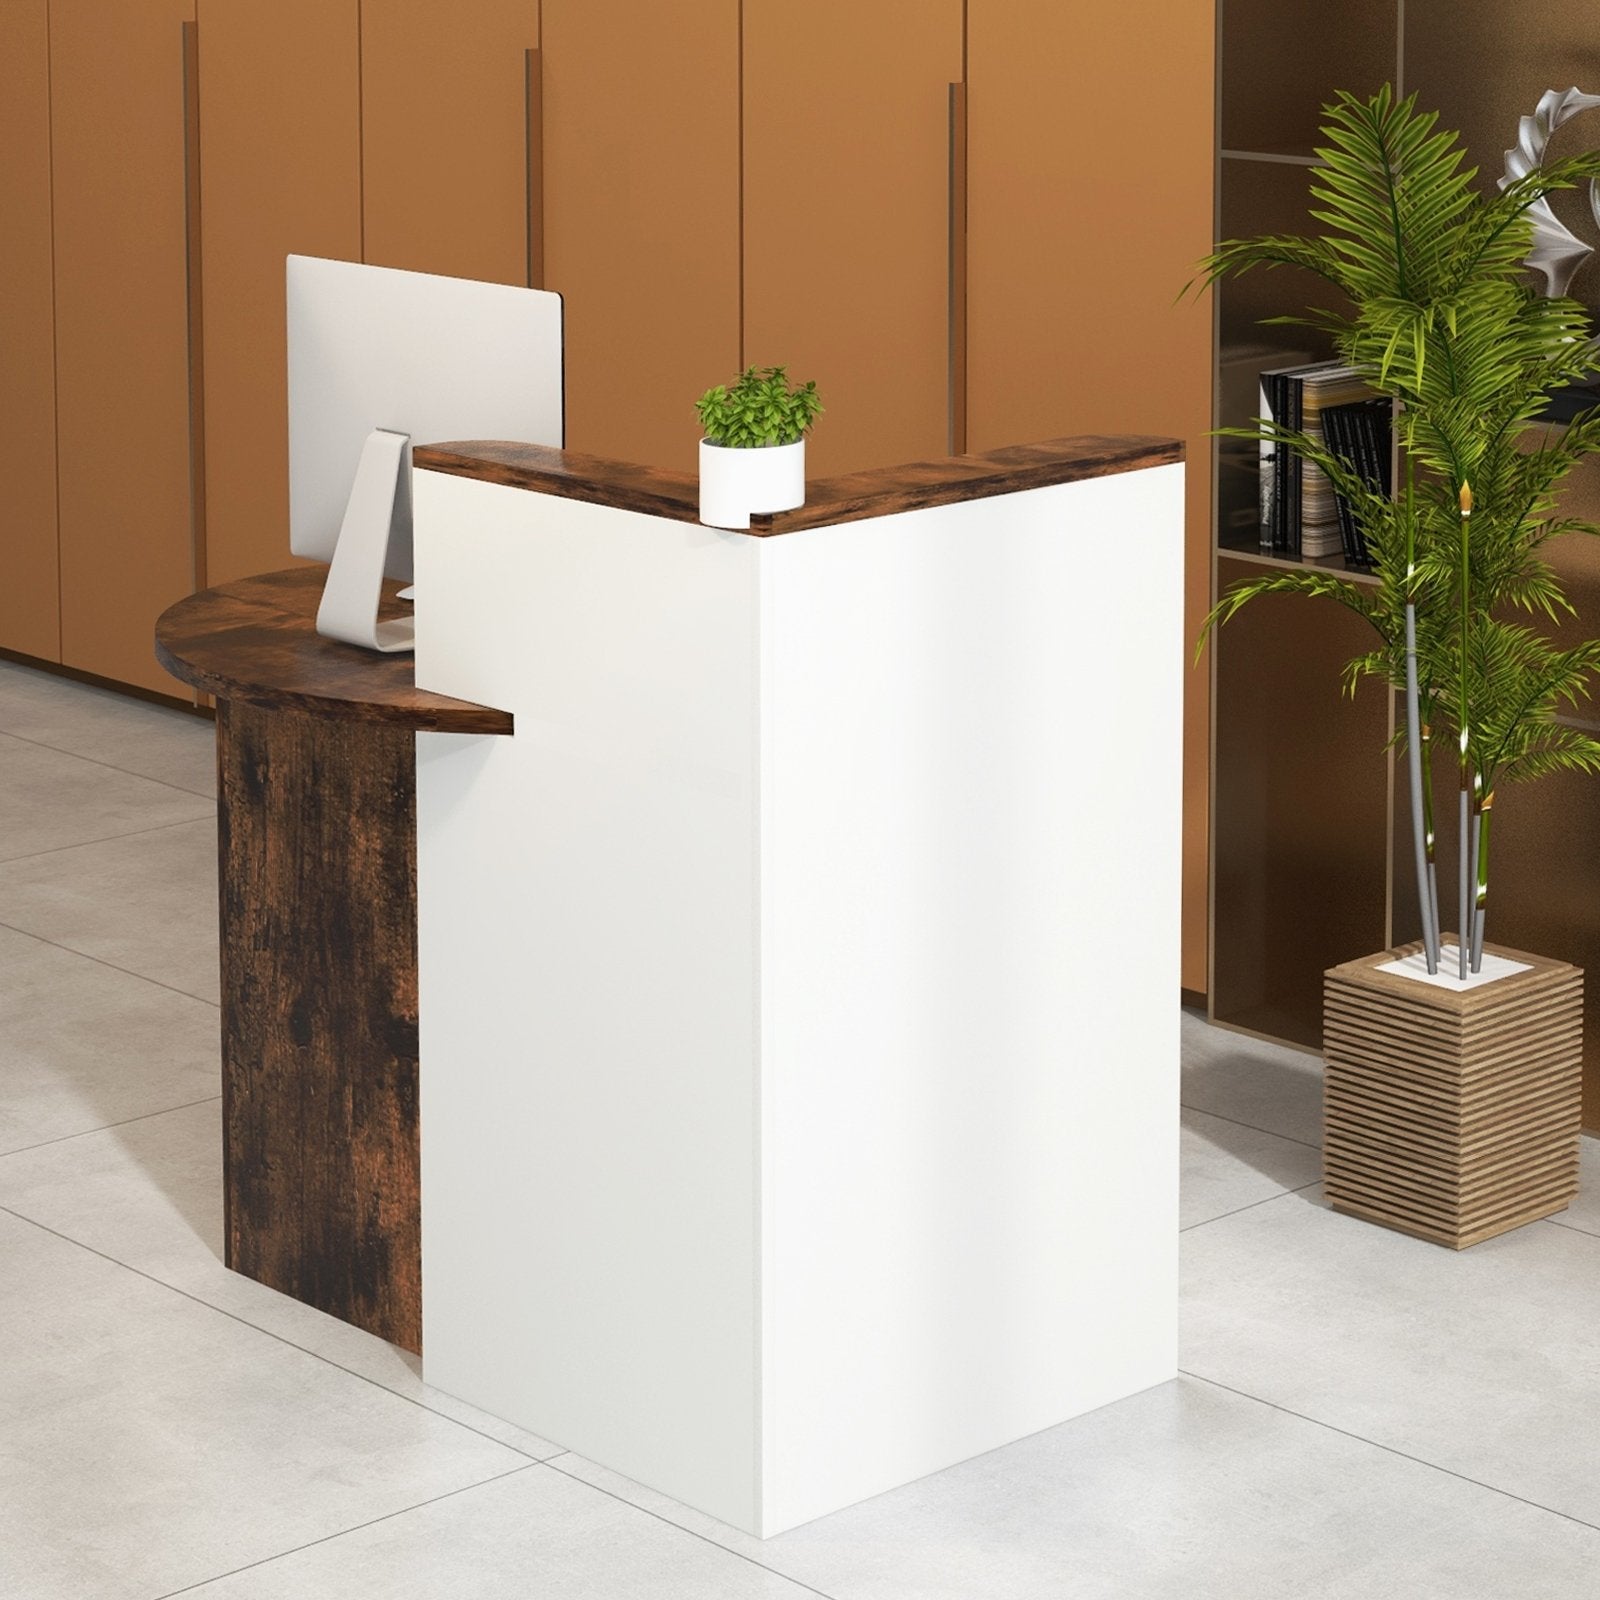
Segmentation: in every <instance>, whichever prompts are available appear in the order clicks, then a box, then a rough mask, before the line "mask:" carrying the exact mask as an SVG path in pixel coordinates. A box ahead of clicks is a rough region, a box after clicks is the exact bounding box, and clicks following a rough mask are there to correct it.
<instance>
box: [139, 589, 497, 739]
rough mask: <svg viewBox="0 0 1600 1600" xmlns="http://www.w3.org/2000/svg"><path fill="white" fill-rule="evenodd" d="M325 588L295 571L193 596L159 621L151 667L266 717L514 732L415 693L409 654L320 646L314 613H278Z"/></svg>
mask: <svg viewBox="0 0 1600 1600" xmlns="http://www.w3.org/2000/svg"><path fill="white" fill-rule="evenodd" d="M322 578H323V574H322V571H321V569H319V568H316V567H296V568H290V569H289V570H287V571H284V572H273V573H263V574H261V575H260V576H259V577H255V578H244V579H241V580H239V581H238V582H236V583H229V584H221V585H218V586H217V587H216V588H213V589H205V590H202V591H201V592H200V593H199V594H193V595H189V596H187V597H186V598H185V599H182V600H180V601H178V602H177V603H176V604H175V605H172V606H169V607H168V608H167V609H166V610H165V611H164V612H163V613H162V614H161V616H160V618H159V619H158V620H157V622H156V637H155V655H156V659H157V660H158V661H159V662H160V663H161V665H162V666H163V667H164V668H165V669H166V670H167V671H168V672H170V673H171V674H172V675H173V677H175V678H176V679H178V681H179V682H180V683H187V684H191V685H193V686H194V687H195V688H197V689H202V690H204V691H205V692H206V693H208V694H213V695H215V696H216V697H217V698H218V699H219V700H238V701H242V702H243V703H245V704H247V705H253V706H259V707H261V708H263V709H265V710H277V711H291V712H298V713H300V714H302V715H305V716H313V717H326V718H331V719H334V720H336V721H344V722H364V723H378V724H386V725H388V726H391V727H394V726H398V727H405V728H413V729H417V730H419V731H423V732H433V733H490V734H509V733H512V732H513V731H514V722H513V719H512V715H511V713H510V712H509V711H501V710H498V709H497V708H495V707H493V706H483V705H477V704H474V703H473V702H472V701H469V700H455V699H452V698H451V697H450V696H449V695H442V694H433V693H431V692H430V691H428V690H426V689H418V688H417V687H416V684H415V678H414V665H413V661H412V658H411V656H410V655H409V654H393V655H380V654H378V653H376V652H372V651H366V650H360V649H358V648H356V647H355V646H354V645H346V644H340V643H339V642H338V641H337V640H333V639H324V638H322V637H321V636H320V635H319V634H318V633H317V632H316V619H315V607H314V606H311V607H309V608H304V607H301V608H297V607H295V606H293V605H284V604H282V603H280V602H281V599H282V598H283V597H285V596H287V597H289V598H291V599H304V598H305V597H306V594H307V593H308V592H309V591H311V590H313V589H319V588H320V586H321V583H322ZM274 665H276V666H277V667H278V669H279V670H278V671H276V672H274V671H272V670H271V669H272V667H273V666H274ZM318 674H321V677H320V678H319V677H318V676H317V675H318Z"/></svg>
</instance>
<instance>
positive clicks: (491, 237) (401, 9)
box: [361, 0, 539, 283]
mask: <svg viewBox="0 0 1600 1600" xmlns="http://www.w3.org/2000/svg"><path fill="white" fill-rule="evenodd" d="M538 43H539V0H464V3H459V4H457V5H455V6H452V7H450V8H449V11H448V16H446V13H445V11H444V10H442V9H441V8H440V6H439V3H438V0H363V4H362V7H361V123H362V157H361V159H362V172H363V177H364V184H365V187H364V198H363V203H362V215H363V220H364V224H365V230H366V253H365V259H366V260H367V261H370V262H372V263H374V264H375V265H377V266H381V267H404V268H406V269H407V270H408V271H412V272H441V273H445V274H446V275H448V276H450V277H457V278H480V279H484V280H487V281H490V282H494V283H526V282H527V281H528V235H527V209H528V129H527V107H526V102H527V94H526V70H525V63H526V52H527V51H528V50H529V49H530V48H532V47H534V46H536V45H537V44H538Z"/></svg>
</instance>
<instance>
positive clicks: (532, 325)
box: [287, 256, 564, 581]
mask: <svg viewBox="0 0 1600 1600" xmlns="http://www.w3.org/2000/svg"><path fill="white" fill-rule="evenodd" d="M287 278H288V285H287V286H288V310H289V318H288V330H289V548H290V550H291V551H292V552H293V553H294V554H295V555H297V556H309V557H311V558H313V559H315V560H318V561H331V560H332V559H333V552H334V546H335V545H336V543H337V542H338V537H339V526H340V523H341V521H342V520H343V517H344V512H345V505H346V503H347V502H348V500H349V498H350V488H351V484H352V481H353V480H354V477H355V471H356V465H357V463H358V461H359V460H360V458H361V452H362V447H363V445H364V444H365V442H366V439H367V436H368V434H370V433H371V432H372V430H373V429H374V428H386V429H389V430H391V431H393V432H396V433H404V434H408V435H410V437H411V438H412V439H413V440H415V441H416V442H417V443H419V444H432V443H443V442H445V441H447V440H452V439H514V440H518V441H521V442H525V443H529V444H546V445H555V446H557V447H559V446H560V445H561V444H562V443H563V439H564V429H563V398H562V353H561V350H562V347H561V296H560V295H558V294H554V293H551V292H550V291H548V290H544V289H525V288H521V287H517V286H513V285H510V284H503V283H476V282H474V281H472V280H470V279H467V278H442V277H438V276H436V275H435V274H433V273H428V272H400V271H397V270H396V269H394V268H392V267H369V266H364V265H363V264H361V263H360V262H355V261H325V260H321V259H319V258H317V257H314V256H290V257H289V258H288V269H287ZM404 465H405V467H406V468H407V469H409V466H410V453H409V450H408V451H407V453H406V460H405V463H404ZM386 571H387V572H388V574H389V575H390V576H391V577H396V578H402V579H404V580H406V581H409V580H410V577H411V550H410V546H409V543H408V542H406V541H402V540H400V539H396V540H395V542H394V545H392V546H391V548H390V551H389V558H388V561H387V563H386Z"/></svg>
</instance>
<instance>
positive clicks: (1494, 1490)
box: [1178, 1367, 1600, 1533]
mask: <svg viewBox="0 0 1600 1600" xmlns="http://www.w3.org/2000/svg"><path fill="white" fill-rule="evenodd" d="M1178 1371H1179V1372H1180V1373H1181V1374H1182V1375H1183V1376H1184V1377H1186V1378H1193V1379H1194V1380H1195V1381H1196V1382H1198V1383H1208V1384H1210V1385H1211V1387H1212V1388H1214V1389H1222V1390H1224V1391H1226V1392H1227V1393H1228V1394H1236V1395H1238V1396H1239V1397H1240V1398H1241V1399H1243V1400H1254V1401H1255V1402H1256V1404H1257V1405H1263V1406H1270V1407H1271V1408H1272V1409H1273V1410H1274V1411H1281V1412H1282V1413H1283V1415H1284V1416H1286V1417H1296V1418H1298V1419H1299V1420H1300V1421H1301V1422H1309V1423H1310V1424H1311V1426H1312V1427H1314V1428H1326V1429H1327V1430H1328V1432H1329V1433H1337V1434H1340V1435H1342V1436H1343V1437H1344V1438H1346V1439H1354V1440H1355V1441H1356V1443H1357V1444H1364V1445H1370V1446H1371V1447H1372V1448H1373V1449H1374V1450H1382V1451H1384V1452H1385V1454H1387V1455H1391V1456H1398V1457H1399V1458H1400V1460H1402V1461H1409V1462H1411V1463H1413V1465H1415V1466H1419V1467H1427V1468H1428V1469H1429V1471H1431V1472H1442V1473H1443V1474H1444V1475H1445V1476H1446V1477H1447V1478H1455V1479H1456V1480H1457V1481H1458V1482H1461V1483H1470V1484H1472V1485H1473V1487H1474V1488H1478V1489H1484V1490H1487V1491H1488V1492H1489V1493H1490V1494H1497V1495H1499V1496H1501V1497H1502V1498H1503V1499H1506V1500H1515V1501H1516V1502H1517V1504H1518V1505H1524V1506H1531V1507H1532V1508H1533V1509H1534V1510H1535V1511H1543V1512H1544V1513H1545V1514H1546V1515H1547V1516H1552V1517H1560V1518H1562V1519H1563V1521H1566V1522H1573V1523H1576V1524H1577V1525H1578V1526H1579V1527H1580V1528H1589V1529H1591V1530H1592V1531H1594V1532H1596V1533H1600V1523H1594V1522H1586V1521H1585V1520H1584V1519H1583V1518H1582V1517H1575V1516H1573V1514H1572V1513H1571V1512H1570V1511H1558V1510H1557V1509H1556V1508H1555V1507H1554V1506H1547V1505H1541V1504H1540V1503H1539V1502H1538V1501H1537V1500H1530V1499H1528V1497H1527V1496H1526V1495H1521V1494H1513V1493H1512V1491H1511V1490H1509V1489H1502V1488H1501V1487H1500V1486H1499V1485H1498V1484H1493V1483H1485V1482H1484V1481H1483V1479H1481V1478H1469V1477H1468V1476H1467V1474H1466V1473H1464V1472H1457V1471H1456V1470H1455V1468H1454V1467H1446V1466H1441V1465H1440V1464H1439V1463H1438V1462H1437V1461H1429V1460H1427V1459H1426V1458H1425V1457H1423V1456H1414V1455H1412V1454H1411V1453H1410V1451H1408V1450H1400V1449H1397V1448H1396V1447H1395V1446H1394V1445H1392V1444H1384V1443H1383V1441H1382V1440H1381V1439H1369V1438H1367V1437H1366V1435H1365V1434H1360V1433H1353V1432H1351V1430H1350V1429H1349V1428H1341V1427H1339V1426H1338V1424H1337V1423H1333V1422H1324V1421H1323V1420H1322V1419H1321V1418H1320V1417H1312V1416H1307V1415H1306V1413H1305V1412H1303V1411H1296V1410H1295V1409H1294V1408H1293V1407H1292V1406H1286V1405H1280V1404H1279V1403H1278V1402H1277V1401H1276V1400H1267V1399H1264V1398H1263V1397H1262V1396H1261V1395H1258V1394H1251V1393H1250V1391H1249V1390H1248V1389H1236V1388H1234V1386H1233V1385H1232V1384H1231V1383H1223V1382H1222V1381H1221V1380H1220V1379H1217V1378H1208V1377H1206V1375H1205V1374H1204V1373H1203V1372H1195V1371H1193V1370H1192V1369H1191V1368H1189V1367H1179V1369H1178Z"/></svg>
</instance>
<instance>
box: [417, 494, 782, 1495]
mask: <svg viewBox="0 0 1600 1600" xmlns="http://www.w3.org/2000/svg"><path fill="white" fill-rule="evenodd" d="M416 520H417V528H418V530H419V537H418V540H417V636H418V649H417V677H418V681H419V682H422V683H425V684H427V685H429V686H431V687H436V688H439V689H442V690H443V691H444V692H446V693H451V694H456V695H459V696H463V697H465V698H468V699H473V700H478V701H481V702H485V703H489V704H493V705H497V706H500V707H503V708H505V709H507V710H510V711H512V712H513V713H514V715H515V718H516V732H515V734H514V736H512V737H510V738H463V737H460V736H457V735H450V734H434V735H421V736H420V737H419V741H418V772H417V805H418V886H417V888H418V911H419V924H420V928H419V934H420V937H419V948H418V963H419V979H420V989H421V997H420V998H421V1003H420V1016H421V1039H420V1052H421V1055H422V1057H423V1058H424V1059H425V1060H426V1061H427V1063H428V1069H427V1071H426V1072H425V1073H424V1075H423V1083H422V1089H421V1121H422V1128H423V1133H422V1192H423V1204H422V1259H423V1273H424V1276H425V1279H426V1288H425V1290H424V1310H423V1319H424V1320H423V1350H424V1357H423V1360H424V1370H425V1372H426V1375H427V1379H428V1382H429V1383H431V1384H434V1385H436V1386H437V1387H439V1388H442V1389H444V1390H446V1391H447V1392H449V1393H452V1394H456V1395H459V1396H460V1397H461V1398H463V1399H466V1400H469V1401H471V1402H472V1403H474V1404H475V1405H479V1406H481V1407H483V1408H484V1409H486V1410H488V1411H490V1412H492V1413H494V1414H496V1415H499V1416H504V1417H508V1418H510V1419H511V1420H513V1421H516V1422H518V1423H520V1424H522V1425H523V1426H525V1427H528V1428H530V1429H532V1430H533V1431H535V1432H537V1433H539V1434H542V1435H544V1436H546V1437H548V1438H550V1439H552V1440H554V1441H556V1442H558V1443H561V1444H564V1445H566V1446H568V1447H570V1448H572V1449H574V1450H579V1451H581V1452H583V1453H584V1454H586V1455H590V1456H593V1457H594V1458H596V1459H597V1460H600V1461H604V1462H606V1463H607V1464H608V1465H610V1466H613V1467H615V1468H617V1469H618V1470H620V1471H623V1472H627V1473H629V1474H630V1475H632V1476H634V1477H637V1478H641V1479H643V1480H644V1481H645V1482H648V1483H657V1484H660V1485H661V1486H663V1487H666V1488H668V1489H669V1490H670V1492H672V1493H674V1494H676V1495H679V1496H681V1497H682V1498H684V1499H686V1500H689V1501H691V1502H693V1503H696V1504H704V1505H711V1506H715V1507H717V1508H718V1514H719V1515H721V1516H724V1517H726V1518H727V1519H729V1520H730V1521H734V1522H740V1523H743V1524H746V1525H749V1524H750V1523H751V1522H752V1521H753V1520H754V1518H755V1516H756V1493H757V1483H756V1467H755V1462H756V1451H757V1442H756V1393H757V1382H758V1380H757V1370H756V1363H757V1338H758V1328H757V1321H756V1315H757V1313H756V1302H755V1292H754V1285H755V1279H756V1270H757V1269H756V1235H755V1218H756V1199H755V1194H756V1173H757V1160H758V1154H759V1152H758V1148H757V1143H756V1139H755V1137H754V1129H755V1126H756V1116H757V1103H756V1096H757V1089H758V1084H757V1078H756V1073H755V1070H754V1061H755V1038H756V1018H755V1005H756V972H755V960H756V938H755V928H754V907H755V866H756V841H755V772H754V765H753V753H754V738H755V674H754V651H755V616H754V607H755V589H754V585H753V578H752V568H751V564H750V560H749V552H748V548H747V546H748V541H747V540H743V539H738V538H735V537H734V536H732V535H727V534H718V533H713V532H712V531H710V530H709V529H703V528H699V527H694V526H685V525H683V524H679V523H666V522H661V521H659V520H657V519H652V518H647V517H639V516H629V515H625V514H623V513H619V512H615V511H609V510H605V509H602V508H600V507H595V506H588V505H580V504H577V503H575V502H572V501H566V500H554V499H546V498H544V497H542V496H536V495H532V494H527V493H522V492H519V491H516V490H511V489H501V488H497V487H495V486H493V485H488V484H482V483H475V482H469V481H467V480H465V479H460V478H451V477H446V476H442V475H440V474H437V473H428V472H422V473H418V474H417V487H416ZM434 529H444V530H447V532H445V533H444V534H443V536H441V537H440V538H437V539H434V538H430V537H429V536H428V534H429V532H430V531H431V530H434Z"/></svg>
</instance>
